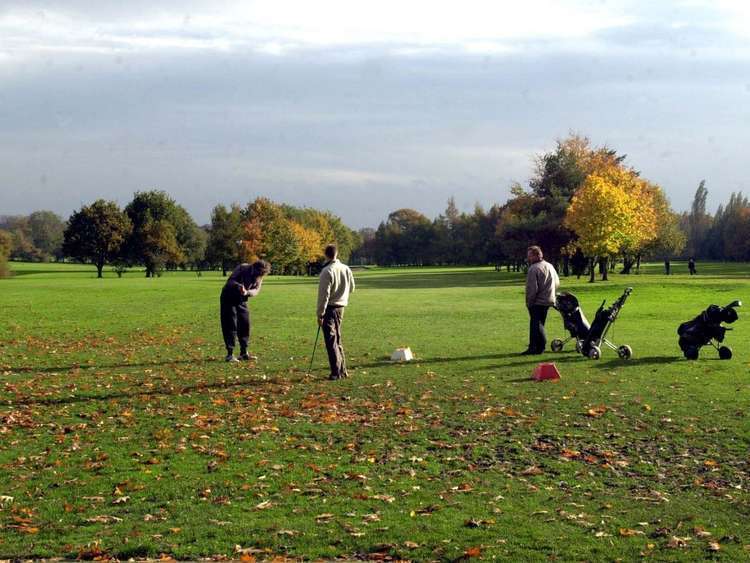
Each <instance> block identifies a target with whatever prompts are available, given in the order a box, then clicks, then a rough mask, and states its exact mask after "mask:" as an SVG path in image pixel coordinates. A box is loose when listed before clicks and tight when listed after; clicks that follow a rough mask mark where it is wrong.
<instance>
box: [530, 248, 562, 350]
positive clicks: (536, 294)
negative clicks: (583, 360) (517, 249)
mask: <svg viewBox="0 0 750 563" xmlns="http://www.w3.org/2000/svg"><path fill="white" fill-rule="evenodd" d="M526 258H527V259H528V261H529V264H530V266H529V271H528V273H527V274H526V307H528V309H529V347H528V348H527V349H526V351H525V352H522V355H524V356H526V355H529V354H541V353H542V352H544V349H545V348H546V347H547V334H546V333H545V332H544V323H545V321H546V320H547V311H548V310H549V308H550V307H551V306H552V305H554V304H555V292H556V291H557V288H558V287H560V278H558V277H557V272H556V271H555V268H554V266H553V265H552V264H550V263H549V262H545V260H544V256H543V254H542V249H541V248H539V247H538V246H530V247H529V250H528V251H527V253H526Z"/></svg>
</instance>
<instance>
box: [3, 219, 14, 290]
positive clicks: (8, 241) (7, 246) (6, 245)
mask: <svg viewBox="0 0 750 563" xmlns="http://www.w3.org/2000/svg"><path fill="white" fill-rule="evenodd" d="M12 244H13V238H12V237H11V236H10V233H9V232H8V231H3V230H0V278H5V277H7V276H9V275H10V271H9V269H8V258H9V257H10V250H11V246H12Z"/></svg>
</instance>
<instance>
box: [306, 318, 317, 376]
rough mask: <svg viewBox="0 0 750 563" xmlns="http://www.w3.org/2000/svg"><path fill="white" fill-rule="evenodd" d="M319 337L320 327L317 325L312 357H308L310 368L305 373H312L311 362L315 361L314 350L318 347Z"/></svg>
mask: <svg viewBox="0 0 750 563" xmlns="http://www.w3.org/2000/svg"><path fill="white" fill-rule="evenodd" d="M319 337H320V325H318V332H317V333H316V334H315V344H314V345H313V351H312V356H311V357H310V367H309V368H307V373H310V372H311V371H312V366H313V360H315V350H316V349H317V347H318V338H319Z"/></svg>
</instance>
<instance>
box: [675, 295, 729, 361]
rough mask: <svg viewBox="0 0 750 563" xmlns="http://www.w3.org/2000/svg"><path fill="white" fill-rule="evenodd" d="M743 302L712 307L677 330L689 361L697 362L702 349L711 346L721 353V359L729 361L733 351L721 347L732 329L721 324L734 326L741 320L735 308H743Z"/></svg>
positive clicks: (726, 347) (727, 347)
mask: <svg viewBox="0 0 750 563" xmlns="http://www.w3.org/2000/svg"><path fill="white" fill-rule="evenodd" d="M741 306H742V302H741V301H739V300H738V301H732V302H731V303H730V304H729V305H727V306H726V307H719V306H718V305H711V306H710V307H708V309H706V310H705V311H703V312H702V313H701V314H700V315H698V316H697V317H695V318H694V319H693V320H692V321H687V322H685V323H682V324H681V325H680V326H679V328H678V329H677V335H678V336H679V337H680V340H679V345H680V349H681V350H682V353H683V354H684V355H685V357H686V358H687V359H688V360H697V359H698V354H699V352H700V349H701V347H703V346H706V345H707V344H710V345H711V346H713V347H714V348H716V349H717V350H718V351H719V358H721V359H722V360H729V359H730V358H731V357H732V349H731V348H730V347H729V346H719V344H721V343H722V342H724V336H725V334H726V332H727V331H728V330H732V329H731V328H728V327H725V326H722V324H721V323H727V324H732V323H733V322H734V321H736V320H737V319H738V318H739V315H738V314H737V311H735V308H737V307H741Z"/></svg>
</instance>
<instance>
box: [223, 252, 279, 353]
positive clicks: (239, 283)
mask: <svg viewBox="0 0 750 563" xmlns="http://www.w3.org/2000/svg"><path fill="white" fill-rule="evenodd" d="M270 271H271V265H270V264H269V263H268V262H266V261H264V260H258V261H257V262H254V263H252V264H240V265H239V266H237V267H236V268H235V269H234V272H232V275H230V276H229V279H228V280H227V283H225V284H224V289H222V290H221V299H220V303H221V332H222V335H223V336H224V345H225V346H226V348H227V357H226V361H227V362H237V361H239V360H245V361H247V360H257V359H258V358H257V356H253V355H251V354H250V353H249V352H248V351H247V346H248V343H249V342H250V311H249V310H248V308H247V300H248V299H249V298H250V297H255V296H256V295H258V293H260V288H261V286H262V285H263V278H264V277H265V276H266V275H268V273H269V272H270ZM235 338H237V340H239V343H240V356H239V360H238V359H237V358H235V357H234V340H235Z"/></svg>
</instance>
